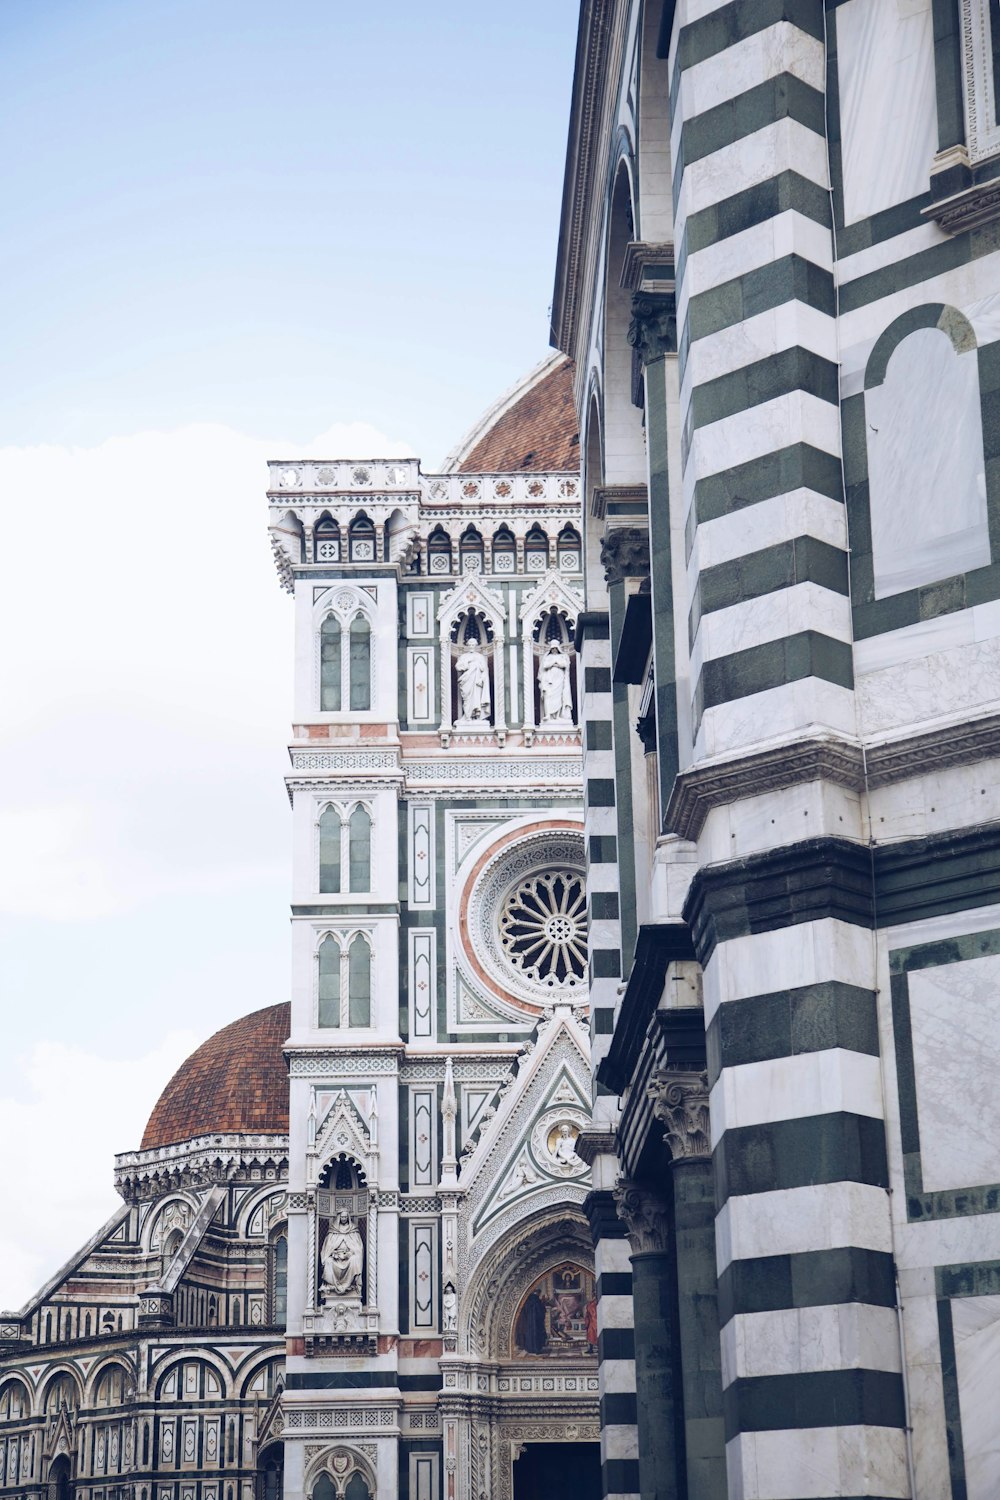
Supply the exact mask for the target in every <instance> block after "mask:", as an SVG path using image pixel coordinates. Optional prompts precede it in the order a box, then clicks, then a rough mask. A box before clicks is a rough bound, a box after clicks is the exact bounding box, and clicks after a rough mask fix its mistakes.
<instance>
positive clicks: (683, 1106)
mask: <svg viewBox="0 0 1000 1500" xmlns="http://www.w3.org/2000/svg"><path fill="white" fill-rule="evenodd" d="M646 1093H647V1095H648V1097H649V1098H650V1099H651V1100H652V1101H653V1115H654V1116H655V1118H656V1119H657V1120H659V1121H660V1122H661V1123H662V1124H664V1125H665V1126H666V1127H667V1128H666V1130H665V1131H664V1135H663V1139H664V1140H665V1141H666V1143H667V1145H668V1146H669V1147H670V1153H671V1156H672V1158H673V1160H674V1162H675V1163H676V1162H679V1161H691V1160H693V1159H695V1158H707V1157H708V1156H709V1155H710V1153H711V1149H712V1146H711V1128H710V1124H709V1113H708V1073H707V1072H699V1073H690V1072H687V1071H685V1070H684V1069H681V1068H661V1069H659V1070H658V1071H657V1072H656V1073H654V1074H653V1076H652V1078H651V1079H650V1080H649V1085H648V1087H647V1089H646Z"/></svg>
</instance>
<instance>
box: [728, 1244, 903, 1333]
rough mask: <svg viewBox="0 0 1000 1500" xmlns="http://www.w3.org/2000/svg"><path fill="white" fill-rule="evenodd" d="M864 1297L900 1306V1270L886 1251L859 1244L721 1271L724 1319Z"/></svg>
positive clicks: (737, 1264)
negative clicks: (867, 1248) (898, 1297)
mask: <svg viewBox="0 0 1000 1500" xmlns="http://www.w3.org/2000/svg"><path fill="white" fill-rule="evenodd" d="M840 1302H860V1303H865V1304H868V1305H870V1306H872V1307H895V1305H896V1270H895V1265H894V1263H893V1259H892V1256H891V1255H889V1254H887V1253H886V1252H885V1251H883V1250H863V1249H861V1248H860V1247H859V1246H857V1245H844V1246H839V1247H838V1248H837V1249H835V1250H806V1251H802V1252H800V1253H799V1254H797V1255H761V1256H756V1257H754V1258H753V1259H749V1260H735V1261H732V1262H731V1263H730V1264H729V1265H728V1266H727V1267H726V1269H725V1270H724V1271H723V1272H722V1273H721V1275H720V1276H719V1321H720V1322H721V1323H722V1324H723V1325H724V1324H726V1323H728V1322H729V1320H730V1318H734V1317H736V1316H737V1315H738V1314H741V1313H761V1312H777V1311H778V1310H779V1309H781V1308H788V1307H832V1306H835V1305H836V1304H837V1303H840Z"/></svg>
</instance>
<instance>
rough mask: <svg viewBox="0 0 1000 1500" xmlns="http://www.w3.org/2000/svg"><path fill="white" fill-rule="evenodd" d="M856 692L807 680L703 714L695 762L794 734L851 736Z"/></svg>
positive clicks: (779, 740) (774, 741)
mask: <svg viewBox="0 0 1000 1500" xmlns="http://www.w3.org/2000/svg"><path fill="white" fill-rule="evenodd" d="M855 729H856V724H855V707H854V692H853V691H852V689H850V688H843V687H838V686H837V684H836V683H833V682H824V681H823V680H822V679H820V678H816V677H809V678H804V679H802V680H801V681H799V682H788V683H784V684H783V685H782V686H781V687H775V688H768V689H767V690H766V691H765V692H763V693H751V694H749V695H748V696H747V697H745V698H734V699H733V700H732V701H731V702H729V703H720V704H718V705H717V706H715V707H714V708H708V709H706V710H705V712H704V714H703V716H702V721H701V725H700V727H699V730H698V738H697V741H696V743H695V755H694V758H695V760H696V761H700V760H703V759H705V757H706V756H715V755H725V754H728V753H730V752H733V751H737V750H746V749H750V748H754V749H757V750H763V749H766V748H767V746H769V745H775V744H778V743H782V742H784V741H786V740H787V739H788V738H789V737H792V736H795V735H796V734H805V733H807V732H808V733H812V734H822V733H824V732H825V731H828V730H833V731H834V732H835V733H840V734H846V735H852V734H854V733H855Z"/></svg>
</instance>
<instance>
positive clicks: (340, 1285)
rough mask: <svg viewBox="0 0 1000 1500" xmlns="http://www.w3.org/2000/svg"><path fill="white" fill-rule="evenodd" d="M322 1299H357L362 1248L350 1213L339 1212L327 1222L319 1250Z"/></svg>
mask: <svg viewBox="0 0 1000 1500" xmlns="http://www.w3.org/2000/svg"><path fill="white" fill-rule="evenodd" d="M320 1260H321V1261H322V1262H323V1298H324V1300H326V1299H327V1298H330V1297H360V1296H361V1267H362V1264H363V1261H364V1248H363V1246H362V1244H361V1235H360V1234H359V1233H358V1229H357V1225H356V1224H355V1223H354V1221H353V1220H352V1218H351V1216H350V1214H348V1213H344V1212H341V1213H339V1214H338V1215H337V1217H336V1218H335V1219H333V1220H332V1221H331V1223H330V1228H329V1229H328V1230H327V1234H326V1239H325V1240H324V1241H323V1249H322V1250H321V1251H320Z"/></svg>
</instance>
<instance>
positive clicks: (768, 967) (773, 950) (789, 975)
mask: <svg viewBox="0 0 1000 1500" xmlns="http://www.w3.org/2000/svg"><path fill="white" fill-rule="evenodd" d="M685 914H686V916H687V919H688V920H689V922H690V923H691V926H692V932H693V935H694V938H695V944H696V947H697V950H698V953H699V957H700V959H701V961H702V964H703V966H704V974H705V988H704V998H705V1020H706V1026H707V1042H708V1060H709V1067H708V1081H709V1084H710V1085H711V1092H710V1110H711V1131H712V1159H713V1167H714V1173H715V1191H716V1202H717V1209H718V1212H717V1218H716V1226H715V1229H716V1257H717V1266H718V1273H719V1286H718V1300H719V1320H720V1324H721V1345H722V1382H723V1413H724V1422H725V1435H726V1447H727V1466H728V1472H729V1485H730V1493H731V1494H740V1495H745V1496H747V1497H750V1496H753V1497H754V1500H777V1497H779V1496H781V1497H788V1500H791V1497H799V1496H804V1495H809V1496H814V1497H816V1500H822V1497H834V1496H844V1495H861V1494H870V1495H878V1496H894V1497H903V1496H907V1495H908V1494H909V1490H908V1488H907V1461H906V1436H905V1425H906V1415H905V1408H904V1391H903V1380H902V1375H901V1360H900V1347H899V1334H898V1326H897V1314H896V1305H895V1304H896V1299H895V1279H894V1266H893V1257H892V1239H891V1224H890V1214H889V1198H888V1182H889V1179H888V1168H887V1160H886V1141H885V1126H884V1122H883V1106H882V1089H881V1077H880V1062H879V1056H878V1035H877V1028H876V997H875V993H874V953H873V944H872V932H871V926H872V900H871V884H870V869H869V866H868V855H867V851H866V850H865V849H863V848H860V847H858V846H856V845H853V844H850V843H848V842H847V841H846V840H834V839H818V840H815V841H813V842H812V843H811V844H809V845H798V846H791V847H788V848H785V849H780V850H774V851H769V852H767V853H765V854H762V855H758V856H753V857H751V858H748V859H745V860H742V861H738V862H734V863H733V864H732V865H729V866H715V867H710V868H708V869H703V870H702V871H700V872H699V874H698V875H696V877H695V879H694V882H693V883H692V888H691V894H690V897H689V900H688V904H687V907H686V912H685ZM876 1476H877V1478H876Z"/></svg>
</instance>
